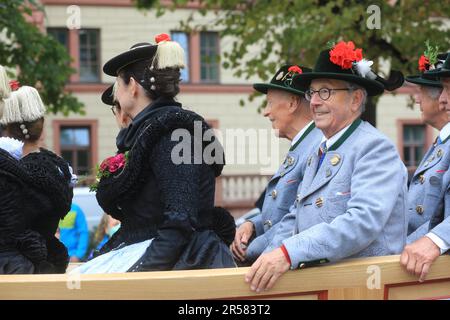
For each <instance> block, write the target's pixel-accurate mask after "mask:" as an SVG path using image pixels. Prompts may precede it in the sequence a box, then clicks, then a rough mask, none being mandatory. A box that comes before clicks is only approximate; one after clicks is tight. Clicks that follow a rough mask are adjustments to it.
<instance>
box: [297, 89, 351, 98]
mask: <svg viewBox="0 0 450 320" xmlns="http://www.w3.org/2000/svg"><path fill="white" fill-rule="evenodd" d="M338 90H352V89H350V88H337V89H329V88H320V89H319V90H312V89H309V90H306V92H305V98H306V100H308V101H311V99H312V97H313V95H314V93H318V94H319V98H320V99H322V100H324V101H325V100H328V99H329V98H330V96H331V91H338Z"/></svg>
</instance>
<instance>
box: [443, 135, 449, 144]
mask: <svg viewBox="0 0 450 320" xmlns="http://www.w3.org/2000/svg"><path fill="white" fill-rule="evenodd" d="M449 138H450V135H448V137H447V138H445V140H444V141H442V142H441V144H444V143H446V142H447V140H448V139H449Z"/></svg>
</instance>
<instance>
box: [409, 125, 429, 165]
mask: <svg viewBox="0 0 450 320" xmlns="http://www.w3.org/2000/svg"><path fill="white" fill-rule="evenodd" d="M425 145H426V127H425V125H419V124H410V125H403V161H404V162H405V165H406V166H407V167H408V168H411V169H413V168H414V169H415V168H417V166H418V165H419V163H420V161H421V160H422V158H423V155H424V148H425Z"/></svg>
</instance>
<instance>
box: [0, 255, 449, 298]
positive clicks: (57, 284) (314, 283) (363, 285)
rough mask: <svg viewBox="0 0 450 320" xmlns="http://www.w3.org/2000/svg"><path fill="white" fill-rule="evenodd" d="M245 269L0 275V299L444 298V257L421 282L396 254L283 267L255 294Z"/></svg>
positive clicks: (446, 280)
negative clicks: (272, 281) (266, 288)
mask: <svg viewBox="0 0 450 320" xmlns="http://www.w3.org/2000/svg"><path fill="white" fill-rule="evenodd" d="M247 271H248V268H232V269H212V270H192V271H165V272H141V273H121V274H100V275H67V274H64V275H1V276H0V299H180V300H182V299H230V298H231V299H280V298H281V299H449V298H450V256H442V257H439V258H438V259H437V260H436V261H435V262H434V264H433V266H432V268H431V271H430V273H429V275H428V278H427V281H425V282H424V283H419V282H418V281H417V278H416V277H414V276H411V275H409V274H408V273H406V272H405V271H404V270H403V268H401V266H400V264H399V256H386V257H373V258H365V259H354V260H346V261H343V262H340V263H336V264H330V265H327V266H321V267H314V268H308V269H303V270H295V271H288V272H287V273H286V274H284V275H283V276H282V277H281V278H280V279H279V281H278V283H276V285H275V287H274V288H272V289H271V290H269V291H266V292H264V293H261V294H256V293H254V292H252V291H250V290H249V285H248V284H247V283H245V282H244V275H245V274H246V272H247Z"/></svg>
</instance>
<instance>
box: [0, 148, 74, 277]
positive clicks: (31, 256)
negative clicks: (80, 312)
mask: <svg viewBox="0 0 450 320" xmlns="http://www.w3.org/2000/svg"><path fill="white" fill-rule="evenodd" d="M70 178H71V174H70V172H69V169H68V165H67V163H65V162H64V160H62V159H61V158H60V157H58V156H56V155H55V154H53V153H51V152H50V151H47V150H45V149H41V152H37V153H30V154H29V155H27V156H26V157H24V158H22V159H21V160H16V159H15V158H13V157H11V156H10V155H9V153H8V152H6V151H4V150H3V149H0V203H1V206H0V274H14V273H15V274H27V273H28V274H30V273H63V272H65V269H66V267H67V264H68V261H69V258H68V254H67V249H66V248H65V247H64V245H62V243H61V242H59V240H58V239H56V238H55V236H54V235H55V232H56V228H57V225H58V222H59V219H60V218H62V217H64V216H65V214H67V212H68V211H69V209H70V203H71V199H72V188H71V187H70V186H69V182H70Z"/></svg>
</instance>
